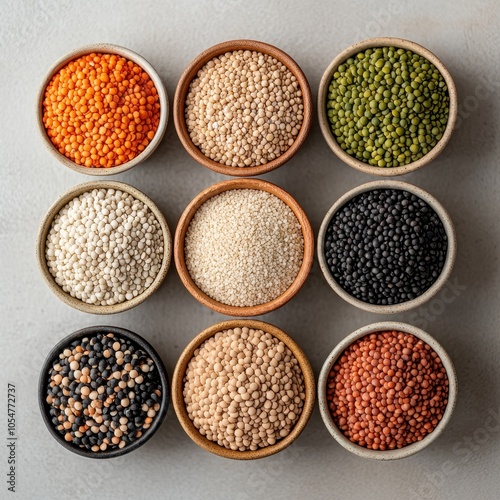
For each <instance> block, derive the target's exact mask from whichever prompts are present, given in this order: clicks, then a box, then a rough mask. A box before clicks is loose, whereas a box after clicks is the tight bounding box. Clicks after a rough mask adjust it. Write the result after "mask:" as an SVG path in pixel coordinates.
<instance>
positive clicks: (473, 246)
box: [0, 0, 500, 500]
mask: <svg viewBox="0 0 500 500" xmlns="http://www.w3.org/2000/svg"><path fill="white" fill-rule="evenodd" d="M499 15H500V11H499V7H498V3H497V2H496V0H488V1H479V0H476V1H469V2H466V1H463V0H462V1H459V2H458V1H456V2H452V1H442V2H436V1H435V0H425V1H419V2H412V3H411V6H410V5H409V3H407V2H400V1H399V2H398V1H389V2H383V3H382V2H363V1H361V0H342V1H337V2H329V1H327V0H322V1H310V2H299V1H296V0H294V1H288V2H285V1H276V2H267V1H264V0H262V1H254V2H248V1H239V0H227V1H224V0H217V1H208V0H207V1H202V0H200V1H197V2H194V1H191V2H180V1H179V2H172V1H163V2H161V1H141V2H135V1H124V2H102V1H94V0H90V1H87V2H85V3H84V4H83V3H81V2H70V1H69V0H65V1H59V2H58V1H56V0H38V1H30V2H27V1H24V2H23V1H14V0H12V1H9V0H8V1H5V0H3V1H2V2H1V6H0V96H1V97H0V99H1V100H2V107H1V110H2V116H1V119H0V151H1V156H0V158H1V162H0V168H1V185H0V186H1V201H0V248H1V256H2V270H1V284H2V286H1V288H0V316H1V319H2V333H1V336H2V337H1V339H2V354H1V366H2V370H1V372H0V373H1V375H0V379H1V385H0V387H1V388H2V394H4V396H2V397H1V398H0V399H1V400H2V402H1V405H0V411H1V417H0V422H2V424H1V425H0V428H1V431H0V437H2V439H3V438H4V437H5V429H6V424H5V400H6V396H5V394H6V382H7V380H9V381H14V382H15V383H16V384H17V389H18V405H17V411H18V424H19V435H20V440H19V443H18V457H19V461H20V462H19V469H18V493H17V497H18V498H23V499H24V498H26V499H28V498H37V499H51V498H61V499H65V498H68V499H70V498H71V499H76V498H82V499H83V498H106V499H108V498H109V499H112V498H118V497H123V498H155V497H163V496H167V497H168V498H216V497H217V498H253V497H260V498H271V497H272V498H279V499H288V498H303V497H307V498H311V499H312V498H331V497H333V498H349V499H358V498H359V499H365V498H370V499H372V498H373V499H396V498H409V499H412V500H413V499H420V498H432V499H435V498H439V499H441V498H444V499H448V498H449V499H456V498H464V499H469V498H480V499H490V498H497V497H498V496H497V495H498V488H499V487H500V479H499V476H498V464H499V461H500V399H499V389H498V375H499V368H498V359H499V357H500V346H499V336H498V323H499V319H500V318H499V308H498V299H499V288H500V276H499V270H498V269H499V266H498V243H499V239H500V231H499V224H498V214H499V213H500V212H499V210H500V197H499V195H498V192H499V189H500V183H499V176H498V157H499V153H500V151H499V147H498V132H499V130H498V126H499V120H498V114H499V109H498V106H499V105H498V95H499V90H500V67H499V65H498V51H497V47H498V44H499V32H500V22H499V21H500V19H499ZM377 35H392V36H402V37H406V38H409V39H412V40H414V41H416V42H419V43H421V44H423V45H424V46H426V47H428V48H429V49H430V50H431V51H433V52H434V53H436V55H438V57H440V58H441V59H442V60H443V61H444V62H445V64H446V65H447V66H448V68H449V70H450V72H451V73H452V75H453V76H454V78H455V80H456V83H457V86H458V91H459V98H460V103H461V106H460V109H461V111H460V121H461V123H460V126H459V128H458V130H457V131H456V132H455V135H454V137H453V138H452V140H451V142H450V144H449V145H448V147H447V148H446V150H445V152H444V153H443V154H442V155H441V156H440V157H439V158H438V159H437V160H436V161H435V162H434V163H433V164H431V165H429V166H427V167H425V168H424V169H423V170H421V171H418V172H416V173H414V174H412V175H409V176H406V178H405V179H403V180H407V181H409V182H412V183H415V184H417V185H419V186H421V187H423V188H424V189H427V190H429V191H430V192H431V193H432V194H433V195H435V196H436V197H437V198H438V199H439V200H440V201H441V202H442V203H443V204H444V205H445V207H447V208H448V209H449V211H450V213H451V216H452V218H453V220H454V222H455V224H456V228H457V232H458V244H459V248H458V259H457V263H456V267H455V271H454V273H453V276H452V279H451V283H452V284H453V285H452V286H451V287H448V292H447V293H445V294H444V295H440V296H438V298H437V299H435V300H434V301H432V302H431V303H430V304H429V305H428V306H427V307H425V308H422V309H420V310H417V311H416V312H413V313H407V314H399V315H397V316H396V317H393V318H391V319H395V320H403V321H407V322H411V323H413V324H416V325H418V326H421V327H424V329H427V331H429V333H431V334H432V335H434V336H435V337H436V338H437V339H438V341H440V342H441V343H442V345H443V346H444V347H445V348H446V349H447V351H448V353H449V354H450V355H451V357H452V358H453V360H454V362H455V364H456V368H457V371H458V377H459V383H460V389H459V403H458V406H457V408H456V412H455V415H454V418H453V419H452V421H451V422H450V425H449V427H448V429H447V430H446V432H445V433H444V434H443V435H442V436H441V437H440V438H439V439H438V440H437V441H436V443H434V445H433V446H432V447H430V448H428V449H426V450H424V451H423V452H421V453H420V454H418V455H416V456H414V457H411V458H408V459H406V460H402V461H399V462H394V463H376V462H370V461H367V460H364V459H362V458H358V457H356V456H354V455H351V454H349V453H348V452H346V451H345V450H343V449H342V448H341V447H340V446H338V445H337V444H336V443H335V442H334V441H333V439H331V438H330V436H329V434H328V433H327V431H326V429H325V427H324V426H323V424H322V422H321V420H320V416H319V411H317V409H316V411H315V412H314V415H313V417H312V419H311V421H310V423H309V425H308V427H307V428H306V430H305V431H304V433H303V434H302V435H301V436H300V438H299V439H298V440H297V441H296V442H295V444H294V445H293V446H291V447H290V448H288V449H287V450H285V451H284V452H282V453H281V454H279V455H276V456H274V457H270V458H267V459H263V460H261V461H257V462H252V463H240V462H230V461H226V460H224V459H222V458H218V457H216V456H211V455H210V454H208V453H206V452H204V451H203V450H201V449H199V448H197V447H196V446H195V445H194V444H193V443H192V442H191V441H190V440H189V438H188V437H187V436H186V435H185V434H184V433H183V431H182V430H181V428H180V426H179V424H178V422H177V420H176V417H175V415H174V413H173V411H172V410H170V411H169V415H168V417H167V420H166V421H165V423H164V425H163V426H162V428H161V429H160V430H159V432H158V434H157V435H156V436H155V437H154V439H152V440H151V441H150V442H149V443H148V444H147V445H145V446H144V447H143V448H141V449H140V450H137V451H136V452H134V453H133V454H131V455H129V456H126V457H123V458H120V459H116V460H113V461H108V462H104V463H103V462H99V463H95V462H92V461H88V460H85V459H83V458H80V457H78V456H75V455H72V454H70V453H69V452H67V451H65V450H64V449H63V448H62V447H61V446H59V445H58V444H57V443H56V442H55V441H54V440H53V439H52V438H51V436H50V435H49V434H48V433H47V431H46V430H45V428H44V425H43V422H42V420H41V418H40V415H39V413H38V407H37V403H36V385H37V378H38V371H39V367H40V365H41V363H42V360H43V359H44V356H45V355H46V353H47V352H48V351H49V349H50V348H51V346H52V345H53V344H54V343H55V342H56V341H58V340H59V339H60V338H61V337H62V336H64V335H65V334H67V333H70V332H72V331H74V330H76V329H77V328H80V327H84V326H88V325H94V324H99V323H104V324H106V323H108V324H114V325H119V326H126V327H128V328H130V329H132V330H135V331H137V332H138V333H141V334H142V335H144V336H145V337H146V338H147V339H148V340H150V341H151V342H152V343H153V344H154V345H155V346H156V347H157V349H158V350H159V352H160V354H161V355H162V357H163V359H164V361H165V363H166V365H167V368H168V370H169V372H170V373H172V370H173V367H174V365H175V362H176V360H177V357H178V355H179V353H180V352H181V350H182V349H183V347H184V346H185V345H186V344H187V343H188V341H189V340H190V339H191V338H192V337H193V336H194V335H195V334H196V333H198V332H199V331H201V330H202V329H203V328H205V327H207V326H209V325H211V324H213V323H215V322H216V321H219V320H220V319H222V317H221V316H220V315H218V314H215V313H213V312H211V311H209V310H208V309H205V308H204V307H203V306H201V305H200V304H198V303H197V302H196V301H195V300H194V299H193V298H192V297H191V296H190V295H189V294H188V293H187V291H186V290H185V289H184V288H183V286H182V285H181V283H180V281H179V279H178V277H177V274H176V272H175V269H173V268H172V269H171V271H170V272H169V275H168V276H167V279H166V281H165V283H164V285H163V287H162V288H161V289H160V290H159V291H158V292H157V293H156V294H155V295H154V296H153V297H152V298H151V299H149V300H148V301H147V302H145V303H144V304H142V305H141V306H139V307H138V308H136V309H134V310H132V311H128V312H125V313H122V314H119V315H116V316H112V317H106V318H100V317H93V316H91V315H87V314H84V313H80V312H78V311H75V310H72V309H70V308H69V307H67V306H66V305H64V304H63V303H61V302H60V301H58V300H57V298H56V297H55V296H54V295H52V294H51V293H50V292H49V290H48V289H47V288H46V286H45V284H44V283H43V281H42V279H41V277H40V276H39V275H38V270H37V268H36V263H35V258H34V241H35V235H36V230H37V226H38V223H39V221H40V219H41V218H42V216H43V214H44V213H45V211H46V209H47V208H48V207H49V205H50V204H51V203H52V202H53V201H54V200H55V199H56V198H57V197H58V196H59V195H60V193H62V192H63V191H64V190H65V189H67V188H69V187H70V186H73V185H75V184H78V183H81V182H84V181H86V180H88V178H87V177H83V176H81V175H78V174H76V173H74V172H71V171H69V170H68V169H66V168H64V167H62V166H61V165H59V164H58V163H57V162H56V161H55V160H54V158H52V157H51V156H50V155H49V154H48V152H47V151H45V150H44V147H43V145H42V143H41V141H40V139H39V137H38V136H37V134H36V129H35V121H34V116H33V105H34V100H35V95H36V92H37V87H38V84H39V81H40V80H41V79H42V77H43V75H44V73H45V71H46V70H47V68H48V67H49V66H50V65H51V64H52V63H53V61H55V60H56V59H57V58H59V57H60V56H61V55H62V54H64V53H65V52H67V51H69V50H71V49H73V48H75V47H78V46H81V45H85V44H88V43H92V42H103V41H107V42H111V43H117V44H121V45H124V46H126V47H129V48H130V49H132V50H135V51H137V52H139V53H141V54H142V55H143V56H144V57H145V58H146V59H148V60H149V61H150V62H151V63H152V64H153V66H154V67H155V68H156V69H157V70H158V72H159V73H160V75H161V76H162V77H163V78H164V81H165V83H166V86H167V89H168V92H169V94H170V97H171V98H172V97H173V94H174V90H175V85H176V83H177V80H178V78H179V76H180V75H181V73H182V71H183V69H184V67H185V66H186V65H187V64H188V63H189V62H190V61H191V59H192V58H193V57H194V56H196V55H197V54H198V53H199V52H201V51H202V50H203V49H205V48H207V47H209V46H211V45H213V44H215V43H217V42H220V41H222V40H226V39H232V38H244V37H247V38H255V39H260V40H262V41H266V42H270V43H273V44H275V45H277V46H278V47H280V48H282V49H283V50H285V51H286V52H288V53H289V54H290V55H291V56H292V57H294V58H295V59H296V61H297V62H298V63H299V64H300V65H301V66H302V68H303V70H304V71H305V73H306V75H307V76H308V78H309V81H310V84H311V87H312V89H313V93H314V94H316V91H317V85H318V83H319V80H320V77H321V74H322V72H323V70H324V68H326V66H327V65H328V63H329V62H330V61H331V60H332V59H333V57H334V56H335V55H336V54H337V53H339V52H340V51H341V50H342V49H344V48H345V47H346V46H347V45H349V44H351V43H354V42H356V41H358V40H361V39H364V38H368V37H371V36H377ZM265 178H266V179H267V180H270V181H272V182H275V183H277V184H279V185H280V186H282V187H283V188H285V189H286V190H288V191H289V192H290V193H292V194H293V195H294V196H295V197H296V198H297V200H298V201H299V203H301V204H302V206H303V207H304V209H305V211H306V213H307V214H308V215H309V217H310V219H311V222H312V224H313V227H314V230H315V231H317V230H318V228H319V225H320V222H321V219H322V217H323V215H324V214H325V213H326V212H327V210H328V209H329V207H330V206H331V205H332V204H333V202H334V201H335V200H336V199H337V198H338V197H339V196H340V195H341V194H342V193H344V192H345V191H347V190H348V189H350V188H352V187H354V186H356V185H358V184H360V183H363V182H367V181H370V180H373V178H371V177H368V176H366V175H363V174H361V173H358V172H356V171H354V170H353V169H351V168H349V167H347V166H344V165H343V164H342V163H341V162H340V161H339V160H338V159H337V158H336V157H335V156H334V155H333V153H331V152H330V150H329V149H328V148H327V146H326V144H325V142H324V140H323V138H322V137H321V134H320V132H319V127H318V126H317V123H316V120H315V123H314V126H313V128H312V131H311V134H310V136H309V138H308V139H307V141H306V143H305V145H304V147H303V148H302V149H301V151H300V152H299V153H298V154H297V156H296V157H295V158H294V159H293V160H292V161H290V162H289V163H288V164H287V165H285V166H283V167H282V168H281V169H279V170H277V171H275V172H272V173H270V174H268V175H266V176H265ZM117 179H118V180H122V181H124V182H128V183H130V184H133V185H134V186H137V187H138V188H139V189H142V190H143V191H144V192H145V193H147V194H148V195H150V196H151V197H152V198H153V200H155V201H156V202H157V204H158V205H159V207H160V208H161V209H162V210H163V212H164V213H165V215H166V217H167V220H168V222H169V224H170V227H171V229H172V230H173V229H174V228H175V224H176V222H177V220H178V218H179V216H180V214H181V212H182V210H183V209H184V207H185V206H186V205H187V203H188V202H189V201H190V200H191V199H192V198H193V197H194V196H195V195H196V194H197V193H198V192H199V191H200V190H201V189H202V188H204V187H206V186H209V185H210V184H212V183H215V182H218V181H220V180H222V179H223V177H222V176H219V175H217V174H214V173H211V172H209V171H207V170H206V169H204V168H202V167H201V166H199V165H197V164H196V163H195V162H194V161H193V160H191V158H190V157H189V156H188V154H187V153H186V152H185V151H184V150H183V148H182V146H181V144H180V142H179V140H178V139H177V137H176V134H175V130H174V127H173V124H172V123H170V124H169V127H168V130H167V134H166V136H165V139H164V141H163V143H162V144H161V146H160V147H159V149H158V150H157V151H156V153H155V154H154V155H153V156H152V157H151V158H150V159H149V160H148V161H147V162H146V163H145V164H144V165H142V166H140V167H137V168H135V169H133V170H132V171H129V172H126V173H124V174H122V175H120V176H118V178H117ZM457 284H458V285H459V286H460V287H461V288H460V289H459V290H458V289H457V286H456V285H457ZM263 319H265V320H266V321H269V322H271V323H274V324H276V325H277V326H279V327H281V328H283V329H284V330H285V331H287V332H288V333H290V334H291V335H292V336H293V337H294V338H295V339H296V340H297V341H298V342H299V344H300V345H301V346H302V347H303V349H304V350H305V352H306V354H307V355H308V356H309V358H310V360H311V363H312V365H313V368H314V370H315V373H316V374H318V373H319V370H320V367H321V365H322V363H323V360H324V359H325V358H326V356H327V354H328V353H329V352H330V350H331V349H332V348H333V347H334V345H335V344H336V343H337V342H338V341H339V340H340V339H341V338H343V337H344V336H345V335H347V334H348V333H350V332H351V331H353V330H355V329H356V328H358V327H360V326H363V325H365V324H368V323H371V322H374V321H377V320H380V319H384V317H379V316H376V315H373V314H370V313H365V312H362V311H358V310H357V309H355V308H354V307H352V306H350V305H348V304H347V303H344V302H343V301H342V300H341V299H340V298H338V297H337V296H336V295H335V294H334V293H333V291H332V290H331V289H330V288H329V287H328V285H327V284H326V281H325V280H324V279H323V277H322V275H321V273H320V271H319V266H318V265H317V263H315V265H314V267H313V270H312V272H311V275H310V278H309V280H308V281H307V283H306V284H305V286H304V288H303V289H302V291H301V292H300V293H299V294H298V296H297V297H296V298H295V299H294V300H293V301H292V302H290V303H289V304H288V305H286V306H285V307H283V308H282V309H281V310H279V311H277V312H274V313H271V314H268V315H267V316H265V318H263ZM386 319H388V318H386ZM2 449H4V450H6V448H3V447H2ZM4 457H5V458H4ZM6 461H7V459H6V453H1V454H0V477H2V478H4V479H2V480H1V481H0V498H9V497H8V492H7V489H6V486H7V485H6V483H5V474H6V472H7V464H6Z"/></svg>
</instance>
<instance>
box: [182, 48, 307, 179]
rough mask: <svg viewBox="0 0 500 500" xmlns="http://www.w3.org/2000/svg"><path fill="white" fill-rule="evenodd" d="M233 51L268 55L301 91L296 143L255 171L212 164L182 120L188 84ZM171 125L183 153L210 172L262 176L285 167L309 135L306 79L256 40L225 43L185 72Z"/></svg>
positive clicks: (282, 56) (281, 55)
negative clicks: (301, 109) (301, 113)
mask: <svg viewBox="0 0 500 500" xmlns="http://www.w3.org/2000/svg"><path fill="white" fill-rule="evenodd" d="M235 50H252V51H256V52H261V53H264V54H269V55H270V56H272V57H274V58H275V59H277V60H278V61H280V62H281V63H282V64H283V65H284V66H286V67H287V68H288V69H289V70H290V71H291V72H292V74H293V75H294V76H295V78H297V81H298V82H299V85H300V89H301V90H302V101H303V105H304V121H303V122H302V127H301V128H300V131H299V133H298V135H297V137H296V139H295V142H294V143H293V144H292V145H291V146H290V147H289V148H288V149H287V150H286V151H285V152H284V153H283V154H282V155H281V156H279V157H278V158H275V159H274V160H272V161H270V162H268V163H266V164H264V165H258V166H254V167H231V166H227V165H223V164H221V163H219V162H216V161H213V160H211V159H210V158H208V157H207V156H205V155H204V154H203V153H202V152H201V151H200V150H199V149H198V148H197V147H196V146H195V145H194V144H193V142H192V140H191V137H190V136H189V132H188V129H187V125H186V119H185V113H184V109H185V103H186V96H187V94H188V91H189V86H190V85H191V81H192V80H193V79H194V78H195V76H196V74H197V73H198V71H199V70H200V69H201V68H202V67H203V66H204V65H205V64H206V63H207V62H208V61H210V60H211V59H213V58H214V57H217V56H219V55H221V54H224V53H226V52H233V51H235ZM173 107H174V124H175V129H176V130H177V135H178V136H179V139H180V140H181V142H182V145H183V146H184V148H185V149H186V151H187V152H188V153H189V154H190V155H191V156H192V157H193V158H194V159H195V160H196V161H197V162H198V163H201V164H202V165H203V166H204V167H207V168H210V169H211V170H214V171H215V172H218V173H219V174H224V175H232V176H238V177H251V176H253V175H261V174H265V173H267V172H270V171H271V170H274V169H275V168H278V167H280V166H281V165H283V164H284V163H286V162H287V161H288V160H290V158H292V156H294V155H295V153H296V152H297V151H298V150H299V149H300V147H301V146H302V144H303V142H304V140H305V139H306V137H307V134H308V133H309V129H310V128H311V121H312V107H313V105H312V97H311V89H310V87H309V83H308V81H307V78H306V76H305V75H304V73H303V72H302V70H301V69H300V67H299V65H298V64H297V63H296V62H295V61H294V60H293V59H292V58H291V57H290V56H289V55H288V54H286V53H285V52H283V51H282V50H280V49H278V48H277V47H274V46H273V45H269V44H267V43H263V42H257V41H255V40H230V41H227V42H222V43H219V44H217V45H214V46H213V47H210V48H209V49H207V50H205V51H203V52H202V53H201V54H199V55H198V56H197V57H196V58H195V59H194V60H193V61H192V62H191V64H190V65H189V66H188V67H187V68H186V70H185V71H184V73H183V74H182V76H181V79H180V80H179V83H178V84H177V90H176V91H175V97H174V106H173Z"/></svg>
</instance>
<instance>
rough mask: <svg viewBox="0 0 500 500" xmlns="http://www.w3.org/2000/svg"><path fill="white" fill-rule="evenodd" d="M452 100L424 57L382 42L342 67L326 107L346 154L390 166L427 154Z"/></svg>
mask: <svg viewBox="0 0 500 500" xmlns="http://www.w3.org/2000/svg"><path fill="white" fill-rule="evenodd" d="M449 102H450V99H449V95H448V87H447V86H446V82H445V80H444V78H443V76H442V75H441V73H440V72H439V70H438V69H437V68H436V67H435V66H434V65H433V64H432V63H431V62H429V61H428V60H427V59H425V57H422V56H419V55H418V54H415V53H413V52H411V51H410V50H405V49H397V48H395V47H381V48H372V49H367V50H365V51H364V52H359V53H358V54H356V55H355V56H353V57H350V58H349V59H347V61H345V63H344V64H341V65H340V66H339V67H338V69H337V71H336V72H335V73H334V74H333V77H332V80H331V82H330V85H329V87H328V94H327V102H326V111H327V117H328V121H329V123H330V128H331V131H332V132H333V135H334V136H335V138H336V140H337V142H338V143H339V145H340V147H341V148H342V149H343V150H344V151H345V152H346V153H347V154H349V155H350V156H353V157H354V158H357V159H358V160H361V161H362V162H364V163H368V164H370V165H374V166H378V167H381V168H388V167H389V168H390V167H399V166H402V165H407V164H409V163H412V162H414V161H416V160H418V159H420V158H422V157H423V156H424V155H425V154H427V153H428V152H429V151H430V150H431V149H432V148H433V147H434V146H435V145H436V144H437V143H438V142H439V140H440V139H441V138H442V137H443V133H444V131H445V129H446V124H447V123H448V115H449Z"/></svg>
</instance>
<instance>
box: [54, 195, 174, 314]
mask: <svg viewBox="0 0 500 500" xmlns="http://www.w3.org/2000/svg"><path fill="white" fill-rule="evenodd" d="M169 244H170V243H169V242H165V241H164V239H163V232H162V229H161V226H160V223H159V222H158V220H157V219H156V217H155V215H154V213H153V212H152V211H151V209H150V208H149V207H148V206H147V205H146V204H145V203H143V202H142V201H140V200H138V199H136V198H134V197H133V196H132V195H131V194H128V193H126V192H124V191H120V190H115V189H94V190H92V191H89V192H86V193H83V194H81V195H80V196H77V197H75V198H74V199H73V200H71V201H70V202H69V203H68V204H67V205H65V206H64V207H63V208H62V209H61V210H60V211H59V213H58V214H57V215H56V216H55V217H54V220H53V221H52V225H51V228H50V230H49V233H48V235H47V240H46V246H45V257H46V261H47V266H48V269H49V271H50V273H51V274H52V276H53V277H54V280H55V282H56V283H57V284H58V285H59V286H60V287H61V288H62V289H63V290H64V291H65V292H67V293H69V294H70V295H71V296H72V297H76V298H77V299H79V300H81V301H82V302H85V303H87V304H94V305H102V306H106V305H114V304H120V303H122V302H125V301H127V300H131V299H133V298H134V297H137V296H138V295H140V294H141V293H143V292H144V291H145V290H146V289H147V288H148V287H150V286H151V285H152V284H153V282H154V280H155V278H156V276H157V274H158V272H159V270H160V268H161V265H162V261H163V258H164V250H166V251H167V253H168V252H169V251H170V249H169V248H165V245H169Z"/></svg>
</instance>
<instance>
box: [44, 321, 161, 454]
mask: <svg viewBox="0 0 500 500" xmlns="http://www.w3.org/2000/svg"><path fill="white" fill-rule="evenodd" d="M98 333H114V334H116V335H118V336H121V337H124V338H126V339H129V340H132V341H133V342H134V343H136V344H137V345H138V346H139V347H140V348H141V349H143V350H144V351H146V352H147V354H148V356H150V357H151V359H152V360H153V362H154V364H155V365H156V367H157V369H158V373H159V376H160V381H161V385H162V395H161V403H160V409H159V411H158V412H157V415H156V418H155V419H154V421H153V424H152V425H151V427H150V428H149V429H147V431H146V432H145V433H144V434H143V435H142V436H141V437H140V438H138V439H136V440H135V441H134V442H133V443H132V444H130V445H129V446H125V447H124V448H118V449H115V450H110V451H98V452H93V451H91V450H87V449H84V448H79V447H77V446H75V445H73V444H71V443H68V442H66V441H65V440H64V439H63V437H62V436H61V434H59V432H57V431H56V429H55V428H54V426H53V424H52V422H51V420H50V418H49V415H48V404H47V402H46V399H45V398H46V396H47V389H46V388H47V378H48V370H49V367H50V365H51V363H52V362H53V361H54V359H55V358H56V356H57V355H58V354H59V353H60V352H61V350H62V349H63V348H64V347H66V346H68V345H69V344H71V342H73V341H75V340H77V339H81V338H84V337H88V336H92V335H95V334H98ZM169 404H170V388H169V383H168V373H167V369H166V368H165V365H164V363H163V361H162V359H161V357H160V355H159V354H158V352H157V351H156V349H155V348H154V347H153V346H152V345H151V344H150V343H149V342H148V341H147V340H146V339H145V338H144V337H142V336H141V335H139V334H138V333H134V332H132V331H130V330H127V329H126V328H121V327H118V326H105V325H98V326H88V327H86V328H81V329H80V330H77V331H76V332H73V333H70V334H69V335H67V336H66V337H64V338H63V339H62V340H60V341H59V342H58V343H57V344H56V345H55V346H54V347H53V348H52V349H51V350H50V352H49V354H47V356H46V357H45V361H44V362H43V365H42V369H41V370H40V375H39V378H38V406H39V408H40V412H41V414H42V418H43V421H44V423H45V425H46V427H47V429H48V430H49V432H50V434H51V435H52V436H53V437H54V439H55V440H56V441H57V442H58V443H59V444H61V445H62V446H64V447H65V448H66V449H67V450H70V451H72V452H73V453H76V454H77V455H81V456H84V457H87V458H93V459H107V458H115V457H121V456H123V455H126V454H127V453H130V452H132V451H134V450H136V449H137V448H139V447H140V446H142V445H143V444H145V443H146V442H147V441H149V439H151V437H152V436H153V434H155V433H156V431H157V430H158V429H159V428H160V426H161V424H162V423H163V421H164V420H165V417H166V416H167V410H168V406H169Z"/></svg>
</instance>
